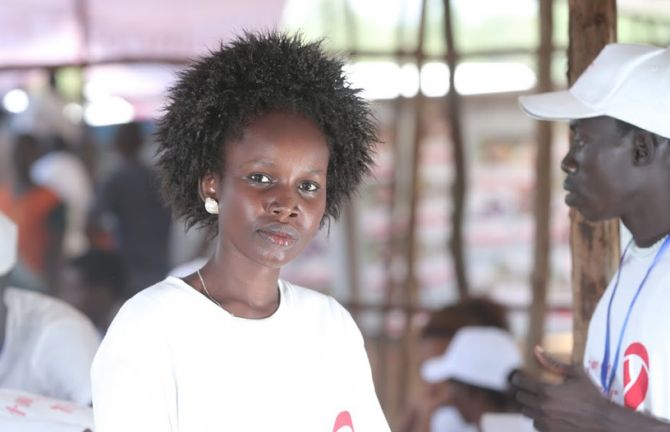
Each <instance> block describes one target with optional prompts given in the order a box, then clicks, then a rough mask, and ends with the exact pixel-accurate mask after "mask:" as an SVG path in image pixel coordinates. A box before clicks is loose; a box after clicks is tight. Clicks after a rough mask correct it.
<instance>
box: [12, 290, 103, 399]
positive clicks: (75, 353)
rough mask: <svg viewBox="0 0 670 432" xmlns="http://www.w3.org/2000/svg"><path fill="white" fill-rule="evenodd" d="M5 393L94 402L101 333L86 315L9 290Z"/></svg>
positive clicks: (54, 301)
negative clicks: (92, 374)
mask: <svg viewBox="0 0 670 432" xmlns="http://www.w3.org/2000/svg"><path fill="white" fill-rule="evenodd" d="M3 297H4V298H3V300H4V302H5V304H6V306H7V322H6V329H5V341H4V343H3V345H2V347H1V348H0V388H7V389H17V390H25V391H28V392H31V393H36V394H39V395H43V396H47V397H51V398H55V399H63V400H68V401H73V402H77V403H80V404H84V405H87V404H90V403H91V381H90V373H89V371H90V369H91V363H92V362H93V357H94V355H95V351H96V349H97V348H98V342H99V339H98V334H97V332H96V330H95V327H94V326H93V324H92V323H91V322H90V321H89V320H88V318H86V316H84V315H83V314H82V313H80V312H79V311H77V310H76V309H74V308H73V307H72V306H70V305H68V304H67V303H65V302H62V301H60V300H58V299H55V298H51V297H49V296H46V295H44V294H40V293H37V292H34V291H28V290H21V289H16V288H6V289H5V292H4V296H3Z"/></svg>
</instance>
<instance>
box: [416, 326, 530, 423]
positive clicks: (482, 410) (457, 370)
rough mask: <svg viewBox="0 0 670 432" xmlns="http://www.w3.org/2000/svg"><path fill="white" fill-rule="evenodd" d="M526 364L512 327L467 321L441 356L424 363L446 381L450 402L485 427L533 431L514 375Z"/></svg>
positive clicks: (425, 372)
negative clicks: (515, 390)
mask: <svg viewBox="0 0 670 432" xmlns="http://www.w3.org/2000/svg"><path fill="white" fill-rule="evenodd" d="M521 365H522V360H521V354H520V353H519V349H518V347H517V345H516V342H515V341H514V338H513V337H512V335H511V334H509V332H507V331H505V330H502V329H499V328H496V327H463V328H462V329H460V330H459V331H458V332H457V333H456V335H455V336H454V339H453V341H452V342H451V344H450V345H449V347H448V348H447V350H446V351H445V353H444V354H443V355H441V356H439V357H434V358H431V359H429V360H427V361H426V362H425V363H424V364H423V365H422V367H421V375H422V377H423V379H424V380H426V381H427V382H430V383H435V384H439V385H443V386H445V387H446V388H445V394H447V395H448V396H447V397H448V400H447V401H446V402H447V403H448V404H451V405H453V406H454V407H456V409H457V410H458V412H459V413H460V414H461V416H462V417H463V420H465V421H466V422H467V423H469V424H472V425H475V426H476V427H477V428H478V429H479V430H481V431H482V432H522V431H532V430H533V428H532V424H531V421H530V419H528V418H525V417H523V416H522V415H520V414H519V410H520V407H519V406H518V404H517V403H516V402H515V401H514V398H513V397H512V393H511V387H510V384H509V376H510V375H511V374H512V373H513V372H514V371H515V370H517V369H518V368H520V367H521Z"/></svg>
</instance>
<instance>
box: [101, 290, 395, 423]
mask: <svg viewBox="0 0 670 432" xmlns="http://www.w3.org/2000/svg"><path fill="white" fill-rule="evenodd" d="M279 289H280V299H281V300H280V305H279V308H278V309H277V311H276V312H275V313H274V314H273V315H272V316H270V317H268V318H265V319H258V320H253V319H244V318H236V317H233V316H232V315H230V314H229V313H227V312H226V311H224V310H223V309H221V308H219V307H218V306H216V305H215V304H214V303H212V302H211V301H209V300H208V299H207V298H205V297H204V296H203V295H202V294H200V293H199V292H197V291H196V290H194V289H193V288H192V287H190V286H189V285H187V284H186V283H185V282H183V281H182V280H181V279H178V278H175V277H168V278H167V279H165V280H164V281H162V282H159V283H158V284H156V285H154V286H152V287H150V288H147V289H145V290H144V291H141V292H140V293H138V294H137V295H135V296H134V297H133V298H132V299H130V300H129V301H127V302H126V304H125V305H124V306H123V307H122V308H121V310H120V312H119V314H118V315H117V316H116V318H115V319H114V322H113V323H112V325H111V327H110V328H109V330H108V332H107V334H106V336H105V338H104V340H103V342H102V345H101V347H100V350H99V351H98V354H97V355H96V358H95V360H94V363H93V369H92V380H93V409H94V417H95V423H96V432H118V431H124V432H133V431H162V432H163V431H164V432H168V431H172V432H176V431H179V432H208V431H212V432H213V431H216V432H222V431H235V432H244V431H250V432H251V431H253V432H258V431H282V432H283V431H287V432H288V431H305V432H319V431H324V432H345V431H346V432H351V431H354V430H355V431H356V432H385V431H389V427H388V424H387V422H386V419H385V418H384V414H383V413H382V410H381V407H380V405H379V402H378V400H377V396H376V394H375V390H374V386H373V383H372V376H371V373H370V366H369V362H368V359H367V354H366V352H365V348H364V345H363V338H362V336H361V334H360V331H359V330H358V328H357V327H356V324H355V323H354V321H353V320H352V318H351V316H350V315H349V313H348V312H347V311H346V310H345V309H344V308H343V307H342V306H341V305H340V304H339V303H337V302H336V301H335V300H334V299H333V298H331V297H328V296H325V295H323V294H320V293H317V292H315V291H312V290H308V289H305V288H302V287H298V286H295V285H292V284H290V283H287V282H284V281H281V280H280V281H279Z"/></svg>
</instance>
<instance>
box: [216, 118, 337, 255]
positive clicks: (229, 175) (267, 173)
mask: <svg viewBox="0 0 670 432" xmlns="http://www.w3.org/2000/svg"><path fill="white" fill-rule="evenodd" d="M224 151H225V169H224V172H223V178H221V179H220V181H219V182H218V185H217V187H216V189H217V197H218V200H219V203H220V209H221V210H220V214H219V235H220V241H221V244H222V246H223V247H224V248H227V249H228V250H229V251H231V252H233V254H234V255H236V256H238V257H244V259H246V260H250V261H252V262H255V263H257V264H260V265H262V266H267V267H272V268H279V267H281V266H283V265H284V264H286V263H288V262H289V261H291V260H292V259H293V258H295V257H296V256H297V255H298V254H299V253H300V252H301V251H302V250H303V249H304V248H305V246H307V244H308V243H309V241H310V240H311V239H312V237H313V236H314V234H315V233H316V231H317V230H318V229H319V227H320V224H321V219H322V218H323V215H324V211H325V208H326V188H327V183H326V180H327V172H328V160H329V149H328V144H327V142H326V137H325V135H324V134H323V132H322V131H321V129H320V128H319V127H318V126H317V125H316V124H315V123H314V122H312V121H311V120H308V119H306V118H304V117H300V116H297V115H292V114H286V113H271V114H266V115H264V116H261V117H259V118H257V119H255V120H254V121H252V122H251V123H250V124H249V125H248V127H247V128H246V130H245V133H244V135H243V136H242V137H241V138H240V139H238V140H233V141H230V142H229V143H227V144H226V146H225V150H224Z"/></svg>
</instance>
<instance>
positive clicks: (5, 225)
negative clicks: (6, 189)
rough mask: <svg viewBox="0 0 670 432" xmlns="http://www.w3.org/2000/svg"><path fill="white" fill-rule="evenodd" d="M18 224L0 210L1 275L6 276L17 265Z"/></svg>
mask: <svg viewBox="0 0 670 432" xmlns="http://www.w3.org/2000/svg"><path fill="white" fill-rule="evenodd" d="M17 231H18V230H17V228H16V224H15V223H14V222H13V221H12V220H11V219H9V218H8V217H7V216H5V214H4V213H3V212H0V276H4V275H5V274H7V273H9V271H10V270H11V269H12V268H13V267H14V265H16V250H17V248H18V245H17V242H18V232H17Z"/></svg>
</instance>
